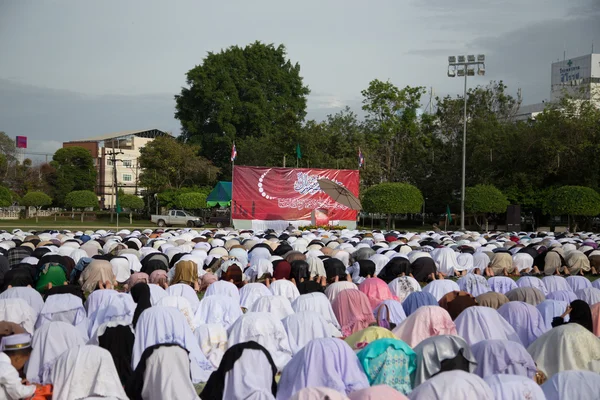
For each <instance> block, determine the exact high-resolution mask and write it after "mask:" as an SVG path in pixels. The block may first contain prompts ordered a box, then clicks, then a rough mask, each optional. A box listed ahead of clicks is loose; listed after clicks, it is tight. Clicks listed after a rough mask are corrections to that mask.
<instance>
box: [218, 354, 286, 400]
mask: <svg viewBox="0 0 600 400" xmlns="http://www.w3.org/2000/svg"><path fill="white" fill-rule="evenodd" d="M272 382H273V372H272V369H271V364H270V363H269V360H268V359H267V356H266V355H265V353H264V352H262V351H260V350H254V349H244V351H243V352H242V355H241V356H240V358H238V359H237V360H236V361H235V363H234V364H233V368H232V369H231V370H229V371H228V372H227V373H226V374H225V385H224V389H223V398H224V399H252V400H275V397H273V393H271V384H272Z"/></svg>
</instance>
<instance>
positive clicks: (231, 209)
mask: <svg viewBox="0 0 600 400" xmlns="http://www.w3.org/2000/svg"><path fill="white" fill-rule="evenodd" d="M234 167H235V160H231V199H232V200H231V205H230V206H229V226H231V227H232V228H233V188H234V185H233V171H234V169H235V168H234Z"/></svg>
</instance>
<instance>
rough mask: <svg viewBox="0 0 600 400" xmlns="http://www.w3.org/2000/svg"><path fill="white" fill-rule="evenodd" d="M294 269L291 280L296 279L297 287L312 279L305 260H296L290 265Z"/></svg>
mask: <svg viewBox="0 0 600 400" xmlns="http://www.w3.org/2000/svg"><path fill="white" fill-rule="evenodd" d="M290 265H291V267H292V272H291V274H290V279H292V278H294V280H295V281H296V286H297V285H298V284H299V283H300V282H301V281H302V280H303V279H304V280H307V279H308V278H310V273H309V272H308V263H307V262H306V261H304V260H295V261H292V262H291V263H290Z"/></svg>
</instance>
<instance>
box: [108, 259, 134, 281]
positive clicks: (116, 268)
mask: <svg viewBox="0 0 600 400" xmlns="http://www.w3.org/2000/svg"><path fill="white" fill-rule="evenodd" d="M110 265H112V270H113V274H115V279H116V280H117V282H119V283H125V282H127V280H128V279H129V277H130V276H131V271H130V269H129V260H128V259H127V258H125V257H123V256H119V257H114V258H112V259H111V260H110Z"/></svg>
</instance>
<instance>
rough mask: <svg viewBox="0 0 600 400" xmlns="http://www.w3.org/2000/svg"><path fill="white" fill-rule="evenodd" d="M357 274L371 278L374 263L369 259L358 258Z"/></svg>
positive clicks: (373, 275)
mask: <svg viewBox="0 0 600 400" xmlns="http://www.w3.org/2000/svg"><path fill="white" fill-rule="evenodd" d="M357 263H358V268H359V271H358V276H362V277H363V278H366V277H367V276H370V277H371V278H373V277H375V270H376V269H377V267H376V265H375V263H374V262H373V261H371V260H358V261H357Z"/></svg>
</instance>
